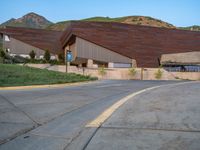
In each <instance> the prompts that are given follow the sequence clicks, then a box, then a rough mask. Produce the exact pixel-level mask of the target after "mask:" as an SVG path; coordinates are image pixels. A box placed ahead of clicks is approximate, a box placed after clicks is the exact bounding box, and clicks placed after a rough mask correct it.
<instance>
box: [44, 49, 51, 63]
mask: <svg viewBox="0 0 200 150" xmlns="http://www.w3.org/2000/svg"><path fill="white" fill-rule="evenodd" d="M50 58H51V55H50V53H49V51H48V50H46V51H45V53H44V59H45V60H46V61H47V62H49V61H50Z"/></svg>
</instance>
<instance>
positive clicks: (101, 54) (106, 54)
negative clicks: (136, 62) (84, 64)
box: [76, 37, 132, 63]
mask: <svg viewBox="0 0 200 150" xmlns="http://www.w3.org/2000/svg"><path fill="white" fill-rule="evenodd" d="M76 50H77V57H80V58H86V59H93V60H97V61H103V62H115V63H132V60H131V59H130V58H128V57H125V56H123V55H120V54H118V53H116V52H113V51H110V50H108V49H106V48H104V47H101V46H99V45H96V44H94V43H91V42H89V41H86V40H84V39H81V38H78V37H77V38H76Z"/></svg>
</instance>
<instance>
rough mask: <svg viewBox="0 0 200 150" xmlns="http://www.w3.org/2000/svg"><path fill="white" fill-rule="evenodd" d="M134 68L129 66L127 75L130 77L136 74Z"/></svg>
mask: <svg viewBox="0 0 200 150" xmlns="http://www.w3.org/2000/svg"><path fill="white" fill-rule="evenodd" d="M136 72H137V71H136V70H135V68H130V69H129V75H130V76H131V77H134V76H135V75H136Z"/></svg>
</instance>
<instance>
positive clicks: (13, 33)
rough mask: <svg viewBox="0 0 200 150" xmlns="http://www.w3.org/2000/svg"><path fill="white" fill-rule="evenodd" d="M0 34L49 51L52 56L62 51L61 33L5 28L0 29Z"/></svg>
mask: <svg viewBox="0 0 200 150" xmlns="http://www.w3.org/2000/svg"><path fill="white" fill-rule="evenodd" d="M0 33H1V34H4V35H9V36H10V37H12V38H14V39H17V40H19V41H22V42H24V43H26V44H28V45H31V46H34V47H37V48H39V49H42V50H49V51H50V52H51V53H53V54H59V53H61V52H62V51H63V49H62V46H61V43H60V36H61V35H62V32H58V31H50V30H44V29H31V28H22V27H6V28H2V29H0Z"/></svg>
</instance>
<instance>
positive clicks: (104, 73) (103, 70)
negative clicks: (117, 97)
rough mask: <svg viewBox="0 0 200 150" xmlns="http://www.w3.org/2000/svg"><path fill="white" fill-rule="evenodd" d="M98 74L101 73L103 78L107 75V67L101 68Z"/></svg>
mask: <svg viewBox="0 0 200 150" xmlns="http://www.w3.org/2000/svg"><path fill="white" fill-rule="evenodd" d="M98 72H99V75H101V76H102V77H103V76H104V75H106V70H105V67H104V66H102V67H100V68H99V70H98Z"/></svg>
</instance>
